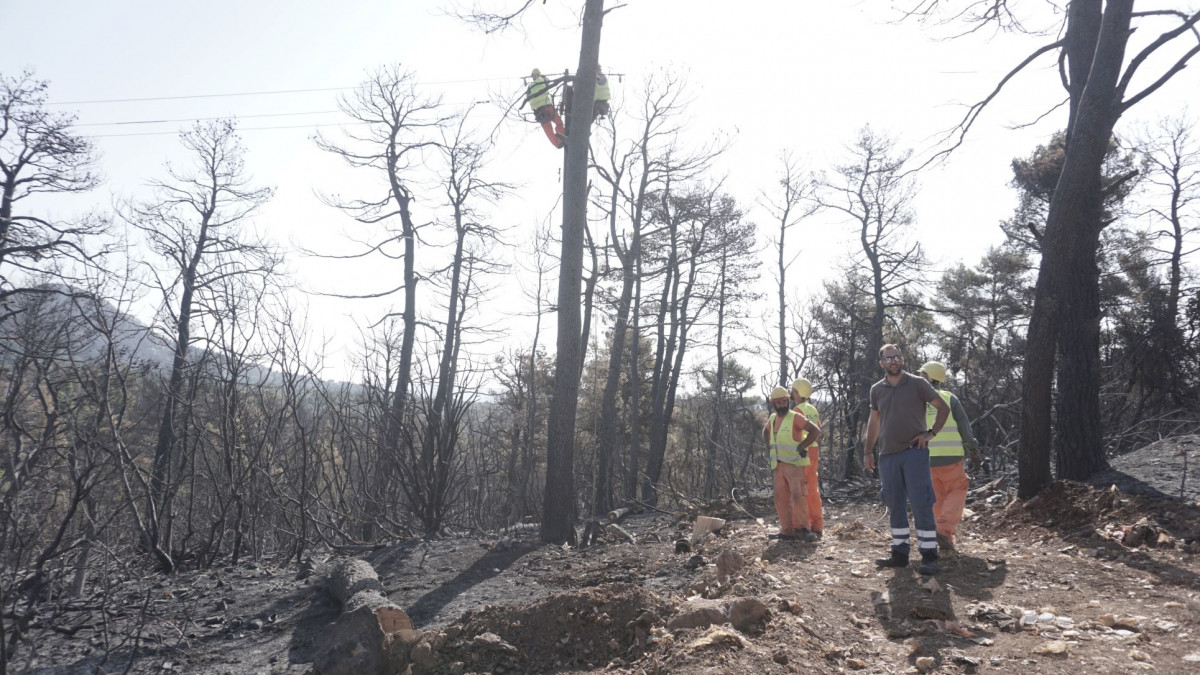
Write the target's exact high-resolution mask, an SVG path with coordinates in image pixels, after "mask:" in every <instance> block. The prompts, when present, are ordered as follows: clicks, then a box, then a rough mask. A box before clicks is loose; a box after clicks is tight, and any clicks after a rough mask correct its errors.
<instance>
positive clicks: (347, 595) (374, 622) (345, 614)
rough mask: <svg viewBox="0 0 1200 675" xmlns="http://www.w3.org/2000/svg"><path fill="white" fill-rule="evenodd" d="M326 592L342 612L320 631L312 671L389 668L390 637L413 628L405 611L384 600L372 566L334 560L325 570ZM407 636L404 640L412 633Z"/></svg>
mask: <svg viewBox="0 0 1200 675" xmlns="http://www.w3.org/2000/svg"><path fill="white" fill-rule="evenodd" d="M329 594H330V596H332V597H333V599H334V600H336V601H337V603H338V604H339V605H340V606H341V608H342V613H341V615H339V616H338V618H337V620H336V621H334V622H333V625H331V626H330V627H329V628H328V629H326V630H324V631H322V633H321V637H320V638H319V640H320V644H319V645H318V650H317V655H316V657H315V658H314V659H313V672H314V673H316V675H352V674H354V673H371V674H374V673H384V672H390V670H391V669H390V661H391V658H390V657H389V655H388V649H387V647H388V643H389V642H390V641H391V640H390V637H391V636H393V635H400V634H402V633H404V632H407V633H409V634H411V633H413V632H414V631H413V625H412V621H411V620H410V619H409V618H408V615H407V614H405V613H404V610H403V609H400V607H399V606H397V605H395V604H393V603H392V601H391V600H388V597H387V593H386V592H385V591H384V590H383V584H381V583H380V582H379V575H377V574H376V573H375V568H373V567H371V564H370V563H368V562H366V561H364V560H358V559H352V560H343V561H341V562H339V563H337V564H336V565H334V566H333V569H332V570H331V571H330V574H329ZM405 637H408V638H409V639H408V640H405V641H406V642H408V641H411V639H412V637H414V636H412V635H408V636H405Z"/></svg>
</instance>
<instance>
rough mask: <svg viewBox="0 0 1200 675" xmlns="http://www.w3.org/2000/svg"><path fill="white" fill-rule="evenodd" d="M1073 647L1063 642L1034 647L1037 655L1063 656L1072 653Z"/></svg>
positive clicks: (1057, 641)
mask: <svg viewBox="0 0 1200 675" xmlns="http://www.w3.org/2000/svg"><path fill="white" fill-rule="evenodd" d="M1070 649H1071V647H1070V645H1068V644H1067V643H1066V642H1064V641H1062V640H1053V641H1051V642H1047V643H1045V644H1041V645H1038V646H1037V647H1034V649H1033V651H1034V653H1035V654H1047V655H1061V654H1066V653H1067V652H1068V651H1070Z"/></svg>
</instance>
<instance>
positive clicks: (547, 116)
mask: <svg viewBox="0 0 1200 675" xmlns="http://www.w3.org/2000/svg"><path fill="white" fill-rule="evenodd" d="M529 77H530V81H529V90H528V94H527V96H526V100H527V101H529V107H530V108H532V109H533V119H535V120H537V123H538V124H540V125H542V131H545V132H546V138H549V139H550V142H551V143H553V144H554V147H556V148H561V147H563V145H565V144H566V142H567V129H566V127H564V126H563V121H562V117H560V116H559V114H558V111H557V110H555V109H554V97H552V96H551V95H550V85H549V84H547V83H546V78H544V77H542V71H540V70H538V69H537V68H534V69H533V71H532V72H531V73H530V74H529ZM551 124H553V127H551Z"/></svg>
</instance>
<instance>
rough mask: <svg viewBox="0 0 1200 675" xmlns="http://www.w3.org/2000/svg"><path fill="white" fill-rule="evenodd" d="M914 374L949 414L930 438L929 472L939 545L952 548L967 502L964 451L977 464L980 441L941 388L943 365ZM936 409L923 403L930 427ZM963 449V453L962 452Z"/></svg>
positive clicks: (957, 403)
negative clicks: (925, 381)
mask: <svg viewBox="0 0 1200 675" xmlns="http://www.w3.org/2000/svg"><path fill="white" fill-rule="evenodd" d="M917 374H918V375H920V376H921V377H924V378H925V379H926V380H928V381H929V383H930V384H931V385H933V388H934V389H935V390H937V393H938V396H941V397H942V400H943V401H945V402H946V404H947V405H949V406H950V417H949V418H947V420H946V425H945V426H943V427H942V430H941V431H939V432H938V435H937V436H936V437H934V439H933V440H931V441H929V472H930V474H932V476H933V494H934V499H935V500H936V501H934V503H933V517H934V519H935V520H936V521H937V542H938V548H939V549H941V550H942V551H946V552H952V551H954V536H955V534H957V532H958V524H959V522H961V521H962V514H963V507H965V506H966V503H967V487H968V486H969V481H968V479H967V472H966V471H965V470H964V469H963V459H964V457H965V456H966V454H967V453H969V454H970V456H971V463H972V465H973V468H974V467H978V466H979V443H978V442H977V441H976V440H975V434H974V433H972V432H971V421H970V420H969V419H967V412H966V411H965V410H963V407H962V403H961V402H960V401H959V400H958V397H957V396H955V395H954V394H951V393H950V392H948V391H946V390H945V389H942V388H941V386H940V385H941V384H942V382H945V381H946V366H944V365H942V364H940V363H938V362H937V361H930V362H928V363H926V364H925V365H923V366H921V369H920V370H918V371H917ZM936 415H937V410H936V409H935V408H934V407H933V406H931V405H928V404H927V405H926V406H925V418H926V420H927V424H928V425H929V426H931V427H932V426H933V419H934V417H935V416H936ZM964 451H965V452H964Z"/></svg>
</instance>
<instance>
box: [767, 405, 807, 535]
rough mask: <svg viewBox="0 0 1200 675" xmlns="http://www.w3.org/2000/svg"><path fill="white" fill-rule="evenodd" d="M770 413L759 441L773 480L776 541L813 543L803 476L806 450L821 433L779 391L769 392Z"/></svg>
mask: <svg viewBox="0 0 1200 675" xmlns="http://www.w3.org/2000/svg"><path fill="white" fill-rule="evenodd" d="M771 408H772V409H773V410H774V412H772V413H771V417H770V418H769V419H768V420H767V425H766V426H765V427H763V440H765V441H766V442H767V453H768V456H769V457H770V459H771V473H772V474H773V475H774V477H775V481H774V482H775V510H776V511H777V512H778V513H779V535H778V538H779V539H784V540H800V541H814V540H815V539H816V537H815V536H814V535H813V534H812V532H811V531H810V530H809V529H808V525H809V517H808V487H807V480H806V478H805V475H804V470H805V467H807V466H808V465H809V464H810V462H809V459H808V451H807V450H806V448H807V447H808V446H809V444H811V443H813V442H815V441H816V439H817V438H819V437H820V435H821V429H820V427H818V426H817V425H816V424H813V423H812V422H811V421H809V420H808V418H806V417H805V416H804V415H803V414H801V413H798V412H796V411H794V410H792V409H791V396H790V395H789V394H788V390H787V389H784V388H783V387H775V388H774V389H772V390H771Z"/></svg>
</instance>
